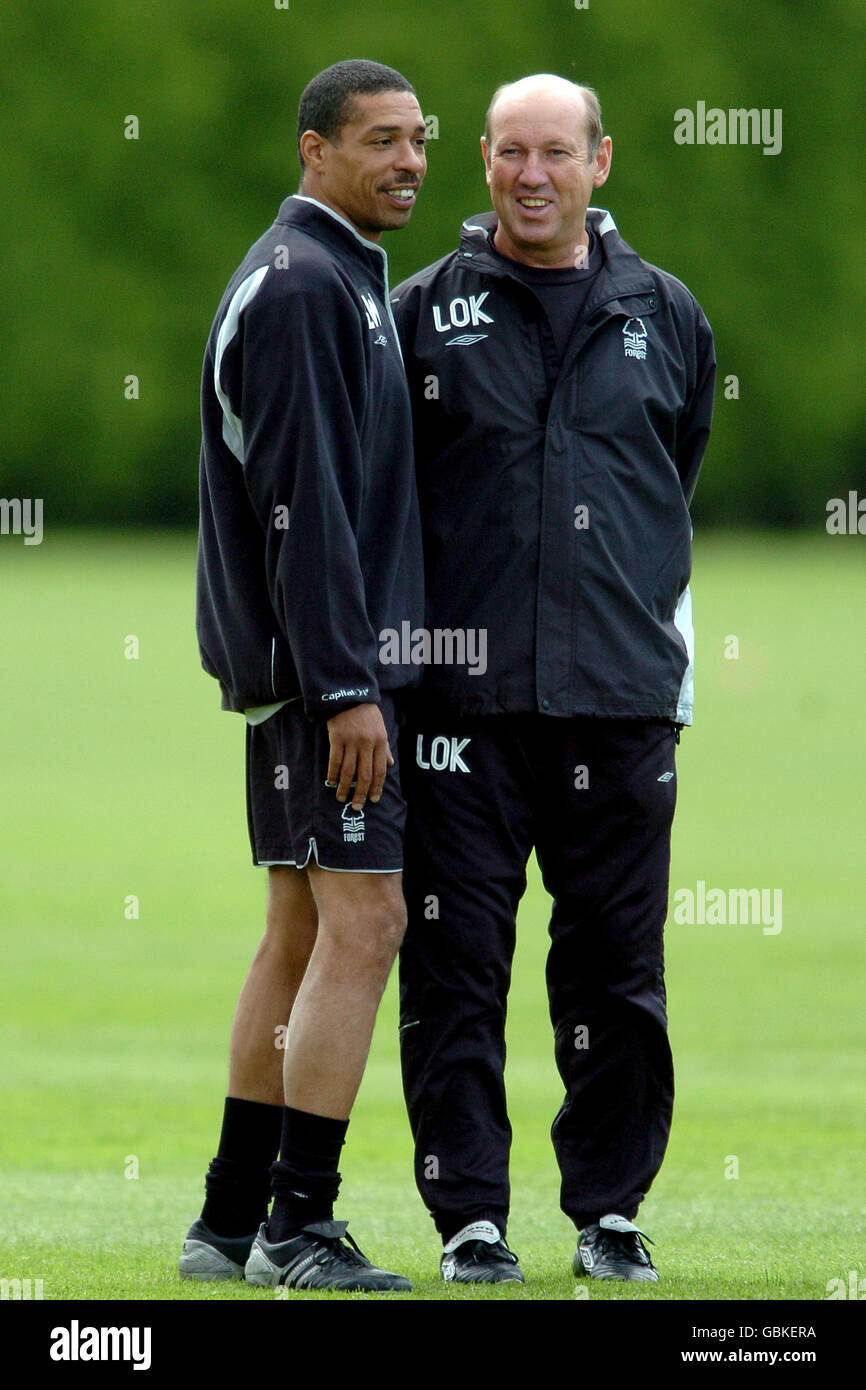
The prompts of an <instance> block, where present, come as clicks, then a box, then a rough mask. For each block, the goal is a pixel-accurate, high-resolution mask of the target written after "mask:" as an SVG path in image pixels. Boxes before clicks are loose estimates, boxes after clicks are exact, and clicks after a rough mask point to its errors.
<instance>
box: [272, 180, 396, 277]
mask: <svg viewBox="0 0 866 1390" xmlns="http://www.w3.org/2000/svg"><path fill="white" fill-rule="evenodd" d="M277 222H278V223H282V224H286V225H288V226H290V227H297V228H298V229H299V230H301V231H304V232H307V233H308V234H309V235H310V236H312V237H313V238H315V240H316V241H320V242H322V243H323V244H324V245H325V246H327V247H328V248H329V249H330V250H332V251H335V252H346V251H349V252H350V253H351V254H352V255H353V256H355V257H356V258H357V259H359V260H360V261H361V262H363V264H364V265H365V267H366V268H367V269H368V270H371V271H373V273H374V274H375V275H377V276H380V277H382V278H383V279H384V281H385V285H386V287H387V284H388V253H387V252H386V251H385V249H384V247H382V246H379V245H377V243H376V242H375V241H368V240H367V238H366V237H363V236H361V233H360V232H358V231H356V230H355V228H354V227H353V226H352V224H351V222H349V221H348V220H347V219H346V218H345V217H341V215H340V214H339V213H338V212H335V211H334V209H333V208H329V207H327V206H326V204H325V203H320V202H319V201H318V199H317V198H308V197H307V196H306V194H304V193H293V194H292V195H291V196H290V197H288V198H285V199H284V200H283V202H282V203H281V204H280V211H279V213H278V215H277Z"/></svg>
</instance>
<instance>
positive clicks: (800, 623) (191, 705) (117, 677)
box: [0, 525, 866, 1300]
mask: <svg viewBox="0 0 866 1390" xmlns="http://www.w3.org/2000/svg"><path fill="white" fill-rule="evenodd" d="M864 544H866V543H864V542H862V541H861V540H860V539H859V538H857V537H850V538H844V537H832V538H831V537H828V536H826V535H824V534H821V535H820V536H819V537H818V538H816V539H814V540H801V539H790V540H786V539H782V538H775V539H774V538H772V537H764V536H754V537H750V538H742V537H722V536H712V537H709V538H699V540H698V543H697V545H696V557H695V577H694V581H693V591H694V596H695V614H696V626H697V630H698V643H699V645H698V668H697V721H698V722H697V725H696V727H695V728H694V729H693V730H691V731H688V732H687V733H686V734H684V736H683V742H682V746H681V748H680V753H679V809H678V814H677V820H676V823H675V827H674V863H673V869H672V876H671V889H672V892H673V891H674V890H676V889H678V888H682V887H685V888H691V889H692V890H694V889H695V886H696V883H697V882H698V880H703V881H704V882H705V884H706V885H707V888H708V889H709V888H711V887H722V888H725V889H728V888H731V887H742V888H751V887H758V888H764V889H777V888H778V889H781V890H782V893H783V903H784V910H783V926H782V930H781V931H780V932H778V933H777V934H768V933H765V932H764V931H763V930H762V927H761V925H760V924H756V925H738V926H721V925H716V926H713V925H694V926H687V925H677V924H676V923H674V922H673V920H670V921H669V924H668V935H667V941H668V946H667V958H668V992H669V1007H670V1014H671V1034H672V1042H673V1046H674V1054H675V1059H676V1062H677V1085H678V1094H677V1106H676V1113H675V1118H674V1128H673V1133H672V1136H671V1143H670V1148H669V1150H668V1156H667V1160H666V1162H665V1165H664V1168H663V1169H662V1172H661V1175H660V1177H659V1179H658V1181H657V1183H656V1186H655V1188H654V1189H653V1191H652V1193H651V1194H650V1196H649V1198H648V1199H647V1201H646V1203H645V1205H644V1207H643V1209H642V1212H641V1224H642V1225H643V1226H644V1227H645V1229H646V1230H647V1231H648V1232H649V1233H650V1235H651V1236H652V1237H653V1238H654V1239H655V1241H656V1247H655V1252H654V1254H655V1259H656V1263H657V1264H658V1266H659V1269H660V1271H661V1274H662V1282H660V1283H659V1284H658V1285H657V1286H654V1287H647V1286H645V1285H643V1286H642V1285H638V1286H630V1287H628V1288H624V1286H622V1285H613V1286H611V1285H607V1286H604V1285H593V1286H592V1287H591V1290H590V1294H589V1296H590V1297H591V1298H592V1299H593V1300H596V1299H597V1300H605V1299H610V1298H623V1297H628V1298H635V1299H641V1300H643V1299H737V1298H747V1299H800V1298H805V1299H816V1300H821V1299H824V1298H826V1294H827V1285H828V1281H829V1280H832V1279H836V1278H843V1279H845V1280H846V1282H847V1279H848V1272H849V1271H850V1270H857V1271H858V1272H859V1277H860V1278H863V1277H864V1276H866V1253H864V1252H866V1183H864V1176H866V1163H864V1155H863V1097H864V1093H866V1063H864V1032H866V1028H864V1008H863V987H862V981H863V962H864V933H863V928H864V917H866V914H864V907H863V889H864V868H866V852H864V810H863V808H864V782H866V754H864V738H863V709H864V690H866V656H864V642H863V614H864V612H866V564H864V555H866V551H864V549H863V547H864ZM194 553H195V543H194V539H192V538H191V537H185V536H183V537H178V536H171V535H152V534H140V535H112V534H111V533H108V534H102V535H100V534H97V533H93V534H77V535H63V534H60V535H58V534H57V533H56V532H53V531H52V529H51V528H50V525H49V526H48V527H47V529H46V532H45V539H44V542H43V544H42V545H41V546H40V547H24V546H23V545H22V544H21V541H20V539H18V538H15V537H11V536H4V537H2V538H0V579H2V594H3V625H2V634H3V653H2V656H3V659H2V667H0V703H2V710H3V731H4V733H3V742H2V780H0V791H2V804H3V811H4V833H3V836H2V841H0V858H2V866H0V884H2V888H0V894H2V923H3V986H2V1008H0V1030H2V1044H3V1057H4V1060H5V1063H6V1065H5V1066H4V1067H3V1069H2V1080H0V1086H2V1100H0V1107H2V1108H0V1116H2V1123H0V1171H2V1182H0V1232H2V1235H0V1277H5V1278H14V1277H19V1278H26V1277H30V1278H32V1279H36V1278H41V1279H42V1280H43V1288H44V1297H45V1298H46V1299H92V1298H121V1299H208V1300H214V1299H245V1300H256V1299H258V1300H262V1299H269V1298H272V1297H273V1294H272V1293H268V1292H265V1291H262V1290H254V1289H248V1288H246V1287H244V1286H243V1285H237V1286H235V1285H232V1286H230V1287H226V1286H225V1285H216V1286H214V1285H211V1286H199V1285H184V1284H181V1283H180V1282H179V1281H178V1279H177V1277H176V1273H175V1265H176V1259H177V1254H178V1250H179V1245H180V1242H181V1240H182V1237H183V1235H184V1233H185V1230H186V1227H187V1225H188V1224H189V1222H190V1221H191V1220H192V1218H193V1217H194V1216H196V1215H197V1214H198V1211H199V1209H200V1203H201V1199H202V1194H203V1172H204V1168H205V1166H206V1164H207V1161H208V1160H209V1158H210V1156H211V1155H212V1153H213V1152H214V1149H215V1144H216V1139H217V1132H218V1126H219V1120H220V1115H221V1106H222V1097H223V1095H224V1089H225V1076H226V1049H227V1039H228V1029H229V1024H230V1020H231V1015H232V1011H233V1008H234V1003H235V998H236V995H237V990H238V988H239V986H240V983H241V980H242V977H243V974H244V971H245V969H246V966H247V963H248V961H249V958H250V956H251V954H252V951H253V948H254V946H255V944H256V941H257V939H258V935H259V930H260V920H261V916H262V905H263V895H264V886H265V885H264V875H263V873H262V872H261V871H254V870H253V869H252V868H251V867H250V863H249V849H248V844H247V839H246V821H245V811H244V795H243V737H242V727H243V726H242V723H241V720H240V719H239V718H238V717H236V716H229V715H226V714H223V713H221V712H220V710H219V700H218V693H217V689H216V686H215V684H214V683H213V682H211V681H210V680H209V679H208V678H207V677H206V676H205V675H204V674H203V673H202V672H201V671H200V670H199V668H198V661H197V654H196V649H195V636H194V628H193V576H194ZM130 636H135V637H137V638H138V642H139V658H138V660H127V659H125V657H124V644H125V640H126V639H127V638H128V637H130ZM731 636H736V637H737V638H738V641H739V658H738V659H737V660H727V659H726V658H725V655H724V652H725V646H726V642H727V639H728V638H730V637H731ZM727 645H728V648H729V649H730V646H731V644H730V642H728V643H727ZM131 895H135V896H136V898H137V899H138V917H137V918H135V917H127V915H126V903H127V900H128V898H129V897H130V896H131ZM546 916H547V903H546V899H545V895H544V893H543V890H542V889H541V887H540V885H539V883H538V879H537V875H536V874H535V873H534V872H533V875H532V879H531V887H530V890H529V892H528V893H527V897H526V900H525V902H524V905H523V909H522V913H521V920H520V931H519V946H518V958H517V961H516V963H515V972H514V986H513V990H512V998H511V1011H510V1018H509V1048H510V1060H509V1067H508V1080H509V1094H510V1104H511V1114H512V1120H513V1123H514V1129H515V1143H514V1156H513V1208H512V1224H511V1228H510V1233H509V1240H510V1243H511V1244H512V1246H513V1247H514V1248H515V1249H516V1250H517V1252H518V1253H519V1255H520V1258H521V1263H522V1266H523V1269H524V1272H525V1275H526V1280H527V1282H526V1286H525V1287H524V1288H519V1287H515V1286H513V1285H510V1286H508V1285H507V1286H504V1287H502V1288H499V1289H494V1290H488V1291H487V1293H486V1294H485V1293H484V1292H483V1291H479V1290H477V1289H465V1288H462V1289H453V1288H449V1289H446V1288H445V1286H444V1285H443V1284H442V1283H441V1282H440V1281H439V1279H438V1274H437V1269H438V1247H437V1240H436V1237H435V1232H434V1230H433V1226H432V1223H431V1222H430V1220H429V1219H428V1218H427V1216H426V1214H425V1212H424V1210H423V1208H422V1206H421V1203H420V1200H419V1198H418V1197H417V1195H416V1193H415V1190H414V1185H413V1181H412V1172H411V1159H410V1144H409V1135H408V1126H407V1123H406V1120H405V1116H404V1113H403V1108H402V1099H401V1093H400V1086H399V1074H398V1064H397V1046H396V999H395V992H394V989H393V985H392V987H390V988H389V991H388V994H387V997H386V1001H385V1005H384V1006H383V1011H382V1014H381V1016H380V1021H379V1026H378V1029H377V1033H376V1037H375V1040H374V1046H373V1053H372V1057H371V1062H370V1066H369V1069H368V1073H367V1076H366V1078H365V1081H364V1085H363V1087H362V1090H361V1095H360V1098H359V1101H358V1104H357V1107H356V1110H355V1114H354V1116H353V1120H352V1125H351V1128H350V1142H349V1146H348V1148H347V1150H346V1157H345V1160H344V1164H343V1173H344V1180H343V1189H342V1196H341V1203H340V1208H339V1210H338V1215H344V1216H345V1215H349V1216H350V1217H351V1221H352V1230H353V1232H354V1233H355V1236H356V1238H357V1239H358V1240H359V1241H360V1243H361V1246H362V1248H363V1249H365V1250H367V1252H368V1253H369V1254H370V1255H371V1256H372V1257H373V1258H374V1259H375V1260H376V1261H377V1262H379V1263H383V1264H387V1265H389V1266H390V1267H391V1268H398V1269H400V1270H401V1271H403V1272H405V1273H407V1274H408V1275H409V1276H410V1277H411V1278H412V1280H413V1282H414V1284H415V1290H416V1292H415V1295H414V1297H416V1298H421V1299H448V1300H460V1299H466V1298H473V1299H474V1298H479V1297H488V1298H494V1299H503V1298H504V1299H513V1298H517V1299H532V1298H542V1299H569V1298H573V1297H574V1281H573V1279H572V1276H571V1273H570V1262H571V1255H572V1252H573V1246H574V1235H573V1232H572V1230H571V1228H570V1224H569V1222H568V1221H567V1220H566V1219H565V1217H563V1216H562V1214H561V1213H560V1212H559V1210H558V1197H557V1192H558V1182H557V1173H556V1169H555V1165H554V1162H553V1156H552V1151H551V1148H550V1142H549V1138H548V1132H549V1127H550V1122H551V1119H552V1117H553V1114H554V1112H555V1110H556V1108H557V1106H558V1104H559V1099H560V1095H559V1083H558V1079H557V1076H556V1072H555V1069H554V1066H553V1060H552V1047H551V1041H550V1037H549V1025H548V1021H547V1013H546V999H545V993H544V985H543V961H544V953H545V938H546ZM132 1159H135V1160H137V1170H138V1177H137V1178H127V1177H125V1176H124V1174H125V1170H127V1169H130V1170H131V1169H133V1168H134V1167H135V1164H134V1163H133V1162H132ZM737 1169H738V1174H739V1175H738V1176H737V1177H732V1176H726V1173H728V1174H731V1173H733V1172H734V1171H735V1170H737ZM291 1296H292V1297H303V1295H291ZM307 1297H312V1298H316V1297H318V1298H327V1297H334V1295H321V1294H320V1295H307ZM343 1297H345V1296H343Z"/></svg>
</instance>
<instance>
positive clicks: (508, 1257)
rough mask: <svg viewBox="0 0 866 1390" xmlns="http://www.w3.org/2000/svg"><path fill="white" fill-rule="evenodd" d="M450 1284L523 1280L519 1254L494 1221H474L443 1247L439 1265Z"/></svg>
mask: <svg viewBox="0 0 866 1390" xmlns="http://www.w3.org/2000/svg"><path fill="white" fill-rule="evenodd" d="M439 1269H440V1271H441V1273H442V1278H443V1279H444V1280H445V1281H446V1283H448V1284H452V1283H453V1284H509V1283H510V1284H522V1283H523V1282H524V1279H523V1273H522V1271H521V1268H520V1265H519V1264H518V1263H517V1256H516V1255H515V1253H514V1251H513V1250H509V1248H508V1246H507V1245H506V1244H505V1241H504V1240H503V1239H502V1236H501V1235H500V1234H499V1231H498V1230H497V1228H496V1227H495V1226H494V1224H493V1222H492V1221H473V1222H471V1223H470V1225H468V1226H464V1227H463V1229H462V1231H458V1232H457V1234H456V1236H452V1238H451V1240H449V1241H448V1244H447V1245H446V1246H445V1247H444V1249H443V1251H442V1261H441V1263H440V1265H439Z"/></svg>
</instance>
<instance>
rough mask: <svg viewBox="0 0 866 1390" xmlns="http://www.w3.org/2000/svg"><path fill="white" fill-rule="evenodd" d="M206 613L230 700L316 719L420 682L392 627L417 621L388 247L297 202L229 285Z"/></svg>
mask: <svg viewBox="0 0 866 1390" xmlns="http://www.w3.org/2000/svg"><path fill="white" fill-rule="evenodd" d="M200 494H201V522H200V532H199V552H198V584H197V611H196V626H197V632H198V639H199V647H200V651H201V659H202V664H203V666H204V668H205V670H206V671H208V672H209V674H210V675H212V676H215V677H216V678H217V679H218V680H219V682H220V685H221V687H222V692H223V708H225V709H231V710H244V709H247V708H249V707H250V706H259V705H266V704H271V703H275V702H276V701H279V700H288V699H294V698H297V697H298V696H301V697H302V698H303V702H304V709H305V711H306V713H307V714H308V715H309V716H310V717H312V718H322V719H328V718H330V717H331V716H332V715H335V714H338V713H339V712H340V710H342V709H346V708H348V707H350V706H351V705H357V704H359V703H362V702H367V701H376V700H378V698H379V695H380V693H381V692H382V691H385V690H389V691H393V690H396V689H398V688H400V687H403V686H407V685H412V684H414V683H416V682H417V680H418V679H419V676H420V668H419V667H417V666H411V665H401V664H399V662H394V663H392V664H390V665H384V666H383V665H382V663H381V662H380V660H379V653H380V642H381V639H380V635H379V634H380V633H381V632H382V630H383V629H392V628H396V629H398V630H399V628H400V625H401V623H403V622H404V621H409V622H410V623H412V624H413V625H414V624H417V623H420V621H421V619H422V615H423V569H422V560H421V532H420V523H419V519H418V500H417V493H416V489H415V480H414V473H413V466H412V451H411V417H410V411H409V396H408V392H407V389H406V380H405V374H404V371H403V366H402V363H401V359H400V345H399V341H398V339H397V334H396V331H395V329H394V324H393V319H392V316H391V312H390V308H389V304H388V284H387V257H386V256H385V252H384V251H383V250H381V248H379V247H378V246H376V245H374V244H373V243H372V242H369V241H367V240H366V239H365V238H363V237H361V236H360V235H359V234H358V233H357V232H355V231H354V229H353V228H352V227H351V226H350V225H349V224H348V222H346V221H345V220H344V219H343V218H341V217H339V216H338V215H337V214H336V213H333V212H331V211H329V210H328V209H327V208H325V207H323V206H322V205H321V204H320V203H317V202H314V201H313V200H310V199H306V198H302V197H299V196H295V197H290V198H287V199H286V200H285V201H284V202H283V204H282V206H281V208H280V211H279V215H278V217H277V220H276V221H275V222H274V224H273V226H272V227H271V228H270V229H269V231H267V232H266V233H265V235H264V236H262V237H261V238H260V239H259V240H258V241H257V242H256V243H255V245H254V246H253V247H252V248H251V250H250V251H249V252H248V254H247V256H246V258H245V260H244V262H243V264H242V265H241V266H240V267H239V269H238V270H237V271H236V273H235V275H234V276H233V277H232V280H231V282H230V283H229V286H228V288H227V290H226V292H225V295H224V296H223V299H222V303H221V304H220V307H219V310H218V312H217V316H216V319H215V321H214V325H213V329H212V331H211V335H210V340H209V342H208V347H207V352H206V355H205V362H204V373H203V378H202V451H201V468H200Z"/></svg>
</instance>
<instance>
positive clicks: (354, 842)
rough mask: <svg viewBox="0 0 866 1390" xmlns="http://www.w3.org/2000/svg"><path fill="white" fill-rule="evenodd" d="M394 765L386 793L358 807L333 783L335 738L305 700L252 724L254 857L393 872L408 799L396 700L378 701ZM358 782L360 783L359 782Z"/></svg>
mask: <svg viewBox="0 0 866 1390" xmlns="http://www.w3.org/2000/svg"><path fill="white" fill-rule="evenodd" d="M379 707H380V709H381V711H382V718H383V719H384V721H385V728H386V729H387V731H388V742H389V743H390V745H391V752H392V754H393V755H394V758H395V764H394V766H393V767H390V768H389V769H388V774H387V776H386V778H385V787H384V790H383V792H382V799H381V801H379V802H378V804H377V805H372V804H371V802H370V801H369V800H368V801H367V803H366V805H365V806H364V808H363V810H361V811H355V810H353V808H352V803H351V801H346V802H344V803H342V804H341V803H340V802H339V801H338V800H337V794H336V789H335V788H334V787H327V786H326V785H325V780H326V778H327V775H328V757H329V748H330V745H329V741H328V727H327V724H326V723H325V721H324V720H316V721H315V722H314V721H312V720H310V719H308V718H307V716H306V715H305V713H304V710H303V706H302V704H301V701H300V700H297V701H292V703H291V704H288V705H283V707H282V709H279V710H277V712H276V714H272V715H271V717H270V719H266V720H265V721H264V723H263V724H254V725H252V724H248V725H247V820H248V824H249V831H250V844H251V846H252V851H253V863H254V864H256V865H258V866H261V867H265V866H268V867H269V866H271V865H282V864H286V865H289V866H292V867H294V868H296V869H303V868H304V867H305V866H306V865H307V863H308V862H309V860H310V857H311V856H312V858H313V860H314V862H315V863H316V864H318V865H319V867H320V868H322V869H334V870H336V871H338V872H343V873H367V874H393V873H399V871H400V870H401V869H402V867H403V829H404V825H405V820H406V803H405V802H404V800H403V796H402V793H401V791H400V771H399V766H398V763H397V761H396V759H397V722H396V717H395V712H394V701H393V699H392V698H391V697H390V696H388V695H383V696H382V697H381V700H380V705H379ZM353 785H354V784H353Z"/></svg>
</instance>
